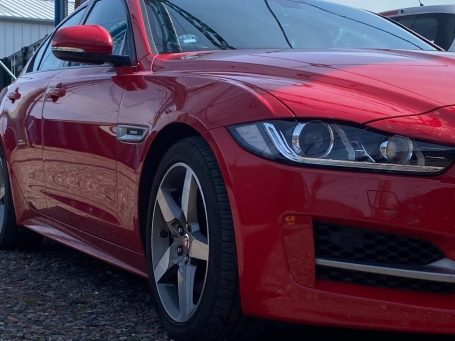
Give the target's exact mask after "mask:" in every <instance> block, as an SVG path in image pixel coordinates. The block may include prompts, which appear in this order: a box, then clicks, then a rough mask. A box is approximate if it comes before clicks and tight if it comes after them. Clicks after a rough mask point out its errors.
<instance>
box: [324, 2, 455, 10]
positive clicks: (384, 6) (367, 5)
mask: <svg viewBox="0 0 455 341" xmlns="http://www.w3.org/2000/svg"><path fill="white" fill-rule="evenodd" d="M329 1H331V2H338V3H340V4H344V5H349V6H354V7H360V8H364V9H368V10H370V11H374V12H380V11H386V10H390V9H397V8H406V7H415V6H419V0H329ZM422 2H423V4H424V5H427V6H430V5H446V4H455V0H422Z"/></svg>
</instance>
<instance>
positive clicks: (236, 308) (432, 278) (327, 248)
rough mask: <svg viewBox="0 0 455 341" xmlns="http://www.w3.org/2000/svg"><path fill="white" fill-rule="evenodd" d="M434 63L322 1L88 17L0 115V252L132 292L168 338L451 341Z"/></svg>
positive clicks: (370, 20)
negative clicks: (287, 325) (303, 330)
mask: <svg viewBox="0 0 455 341" xmlns="http://www.w3.org/2000/svg"><path fill="white" fill-rule="evenodd" d="M453 56H454V55H451V54H446V53H442V52H441V51H440V50H439V48H438V47H436V46H433V45H431V44H430V43H428V42H427V41H424V40H422V39H421V38H419V37H418V36H416V35H414V34H413V33H411V32H409V31H407V30H405V29H403V28H401V27H400V26H398V25H395V24H393V23H391V22H389V21H388V20H386V19H384V18H382V17H380V16H377V15H375V14H372V13H369V12H365V11H360V10H355V9H352V8H349V7H345V6H341V5H336V4H331V3H327V2H323V1H313V0H250V1H240V0H218V1H213V0H126V1H125V0H99V1H88V2H86V3H85V4H83V5H82V6H81V7H80V8H79V9H78V10H77V12H75V13H74V14H73V15H72V16H71V17H70V18H68V19H67V20H66V21H65V22H63V23H62V24H61V25H60V27H58V28H57V30H56V32H55V33H54V34H53V35H52V36H50V37H49V38H48V39H47V40H46V41H45V42H44V43H43V45H42V46H41V47H40V48H39V50H38V51H37V53H36V55H35V56H34V58H33V59H32V60H31V61H30V63H29V65H28V66H27V68H26V70H25V71H24V73H23V74H22V75H21V77H20V78H19V79H18V80H17V81H16V82H15V83H14V84H12V85H11V86H10V87H9V88H8V89H5V90H4V91H3V92H2V96H1V97H0V98H2V99H1V104H0V112H1V117H0V136H1V147H2V151H1V169H2V173H1V179H0V187H1V198H2V200H1V205H0V207H1V210H0V212H1V214H0V218H1V219H2V225H1V233H0V247H1V248H2V249H10V248H14V247H17V246H24V245H25V246H27V245H34V244H36V243H38V242H39V237H38V236H39V235H44V236H46V237H49V238H51V239H54V240H56V241H58V242H61V243H63V244H66V245H68V246H71V247H73V248H76V249H78V250H80V251H82V252H85V253H87V254H90V255H93V256H94V257H97V258H99V259H102V260H104V261H106V262H109V263H111V264H113V265H115V266H118V267H120V268H123V269H125V270H128V271H131V272H133V273H135V274H138V275H140V276H143V277H148V278H149V280H150V284H151V288H152V293H153V295H154V297H155V298H156V302H157V309H158V312H159V314H160V316H161V319H162V321H163V324H164V326H165V327H166V329H167V330H168V331H169V334H170V335H171V336H172V337H173V338H176V339H180V340H196V339H197V340H210V339H219V340H221V339H238V338H239V337H243V338H248V337H250V336H251V335H254V333H255V332H256V331H258V330H260V329H262V327H261V326H262V322H261V321H262V319H272V320H283V321H288V322H297V323H312V324H318V325H333V326H348V327H358V328H374V329H382V330H399V331H413V332H434V333H455V209H454V207H455V168H454V167H453V163H454V160H455V147H454V146H455V133H454V131H455V130H454V129H455V93H454V90H453V89H454V85H455V83H454V79H455V59H454V58H453ZM31 280H33V279H31ZM43 290H45V288H43ZM131 318H132V320H134V316H132V317H131Z"/></svg>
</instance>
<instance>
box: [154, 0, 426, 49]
mask: <svg viewBox="0 0 455 341" xmlns="http://www.w3.org/2000/svg"><path fill="white" fill-rule="evenodd" d="M146 4H147V11H148V19H149V23H150V27H151V30H152V34H153V40H154V45H155V46H156V49H157V50H158V52H159V53H175V52H191V51H204V50H217V49H221V50H227V49H289V48H291V49H347V48H348V49H352V48H354V49H355V48H359V49H365V48H366V49H368V48H370V49H402V50H435V48H434V47H433V46H432V45H430V44H428V43H427V42H425V41H424V40H422V39H420V38H419V37H417V36H416V35H414V34H412V33H410V32H408V31H406V30H405V29H403V28H401V27H399V26H398V25H396V24H394V23H392V22H390V21H389V20H387V19H384V18H382V17H380V16H378V15H376V14H373V13H370V12H367V11H363V10H358V9H354V8H351V7H347V6H343V5H338V4H334V3H330V2H325V1H314V0H216V1H214V0H146Z"/></svg>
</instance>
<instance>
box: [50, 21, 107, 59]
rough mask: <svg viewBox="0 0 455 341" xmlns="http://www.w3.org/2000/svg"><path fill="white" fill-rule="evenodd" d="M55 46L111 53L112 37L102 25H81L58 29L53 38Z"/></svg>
mask: <svg viewBox="0 0 455 341" xmlns="http://www.w3.org/2000/svg"><path fill="white" fill-rule="evenodd" d="M52 47H53V48H76V49H81V50H83V51H85V52H88V53H99V54H111V53H112V48H113V42H112V37H111V35H110V34H109V32H108V31H107V30H106V29H105V28H104V27H101V26H96V25H84V26H82V25H80V26H72V27H65V28H62V29H60V30H58V31H57V32H56V33H55V35H54V37H53V38H52Z"/></svg>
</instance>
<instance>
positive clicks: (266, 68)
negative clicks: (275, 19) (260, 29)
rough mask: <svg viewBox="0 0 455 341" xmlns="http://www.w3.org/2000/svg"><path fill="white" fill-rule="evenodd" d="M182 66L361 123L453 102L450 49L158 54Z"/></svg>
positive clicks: (296, 109) (158, 62) (164, 65)
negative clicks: (447, 51)
mask: <svg viewBox="0 0 455 341" xmlns="http://www.w3.org/2000/svg"><path fill="white" fill-rule="evenodd" d="M154 70H155V71H164V72H166V71H172V72H174V71H185V73H186V74H188V73H193V74H194V73H197V74H203V75H204V76H206V77H216V78H218V79H228V80H230V81H238V82H241V83H242V84H246V85H251V86H252V87H254V88H257V87H259V88H262V89H263V90H265V91H267V92H269V93H270V94H271V95H273V96H274V97H276V98H277V99H279V100H280V101H281V102H283V103H284V104H285V105H286V106H287V107H288V108H289V109H291V111H292V112H293V113H294V114H295V116H297V117H299V118H314V117H317V118H326V119H337V120H338V119H341V120H347V121H354V122H357V123H367V122H370V121H375V120H380V119H384V118H391V117H396V116H407V115H415V114H421V113H426V112H430V111H433V110H435V109H437V108H441V107H444V106H450V105H454V104H455V92H454V90H453V87H454V85H455V54H452V53H446V52H420V51H396V50H394V51H390V50H324V51H315V50H285V51H219V52H198V53H184V54H176V55H172V56H170V55H168V56H166V55H163V56H160V57H158V58H156V59H155V62H154Z"/></svg>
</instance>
